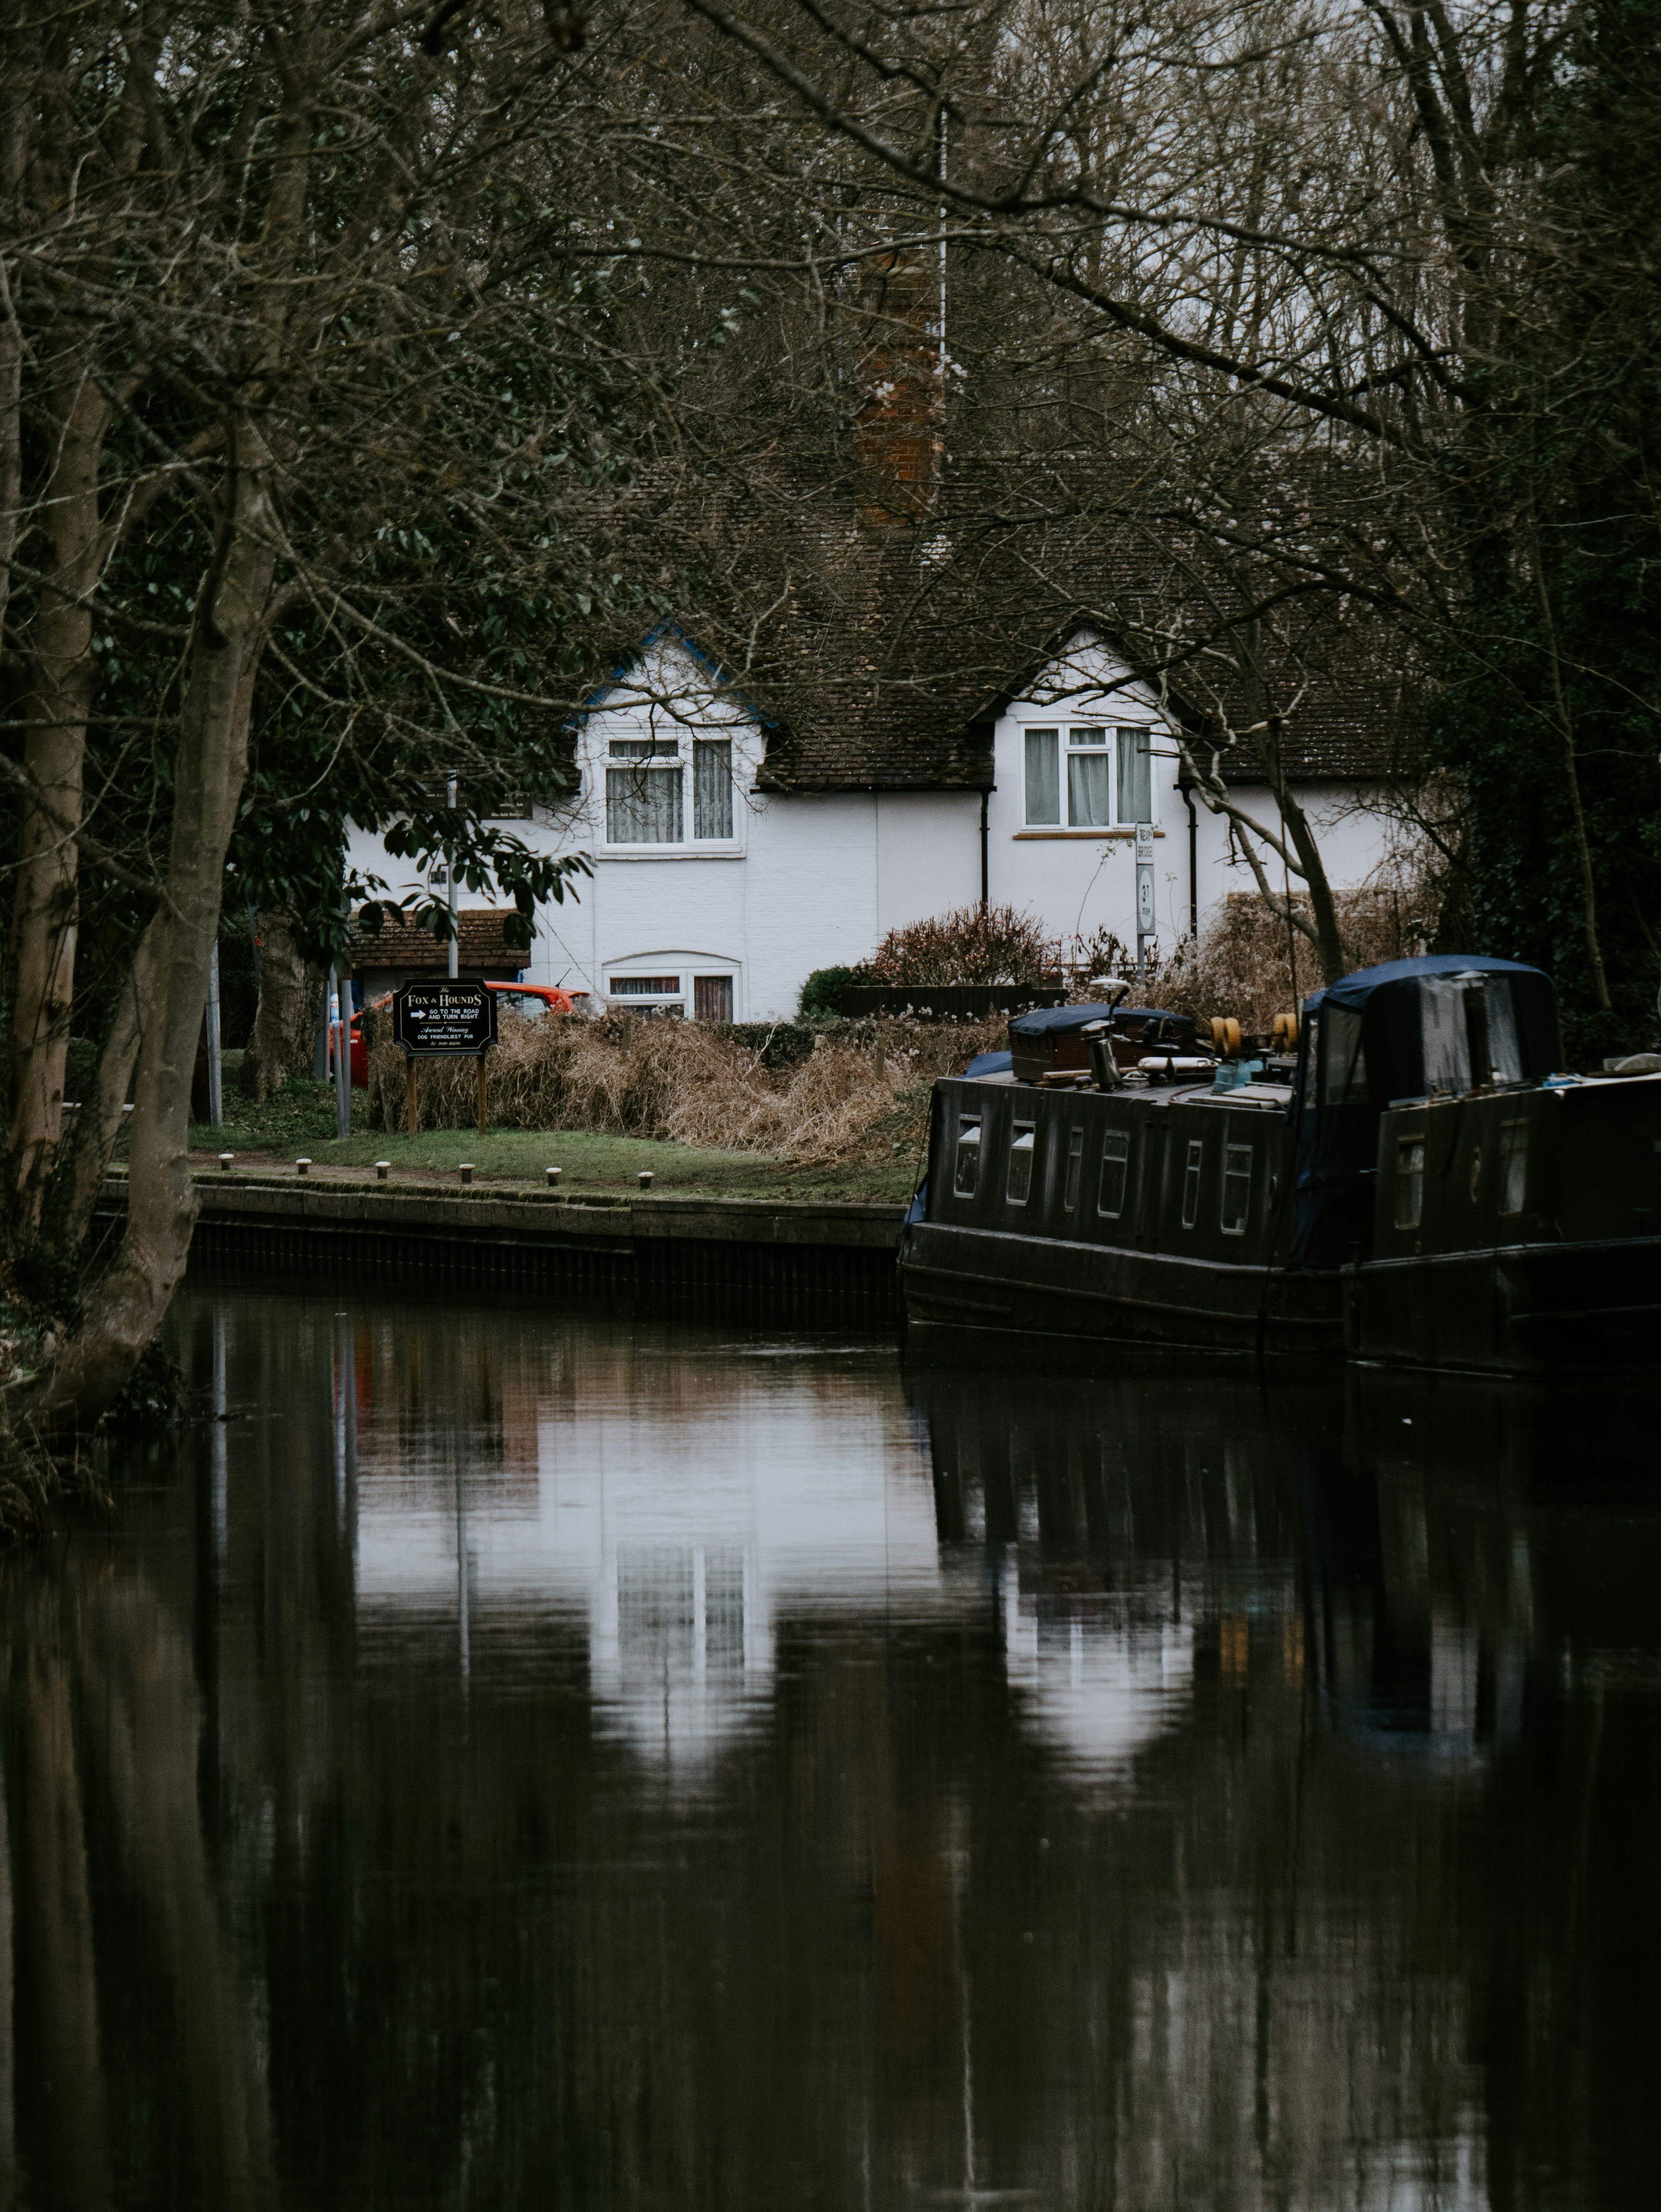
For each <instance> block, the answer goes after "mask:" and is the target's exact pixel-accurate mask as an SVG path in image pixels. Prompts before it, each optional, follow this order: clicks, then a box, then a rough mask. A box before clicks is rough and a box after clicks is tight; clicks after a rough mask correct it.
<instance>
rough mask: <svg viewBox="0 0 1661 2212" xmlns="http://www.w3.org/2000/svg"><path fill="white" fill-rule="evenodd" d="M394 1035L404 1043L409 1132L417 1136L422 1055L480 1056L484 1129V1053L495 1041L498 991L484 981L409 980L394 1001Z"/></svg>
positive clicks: (442, 1057) (480, 1109)
mask: <svg viewBox="0 0 1661 2212" xmlns="http://www.w3.org/2000/svg"><path fill="white" fill-rule="evenodd" d="M392 1036H393V1040H394V1042H397V1043H398V1044H400V1045H402V1046H403V1048H404V1052H405V1060H406V1071H405V1081H406V1083H407V1085H408V1092H407V1097H408V1110H407V1113H406V1115H405V1123H406V1129H407V1133H408V1134H409V1135H410V1136H411V1137H413V1136H414V1134H415V1133H416V1124H417V1117H418V1114H419V1106H420V1102H419V1100H418V1098H417V1091H416V1062H417V1060H465V1059H472V1060H478V1133H479V1135H480V1136H481V1137H482V1136H483V1135H484V1107H485V1095H486V1089H485V1073H484V1055H485V1054H486V1053H487V1052H488V1051H489V1050H490V1047H491V1046H492V1045H493V1044H494V1043H495V1042H496V993H495V992H494V991H487V990H486V989H485V987H484V984H483V983H406V984H405V986H404V988H403V989H402V990H401V991H399V993H398V994H396V996H395V997H394V998H393V1000H392Z"/></svg>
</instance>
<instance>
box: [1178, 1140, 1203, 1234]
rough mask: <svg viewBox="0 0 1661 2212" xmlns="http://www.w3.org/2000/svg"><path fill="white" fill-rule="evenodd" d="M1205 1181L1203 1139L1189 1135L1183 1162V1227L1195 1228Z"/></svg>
mask: <svg viewBox="0 0 1661 2212" xmlns="http://www.w3.org/2000/svg"><path fill="white" fill-rule="evenodd" d="M1204 1183H1205V1139H1204V1138H1203V1137H1190V1138H1189V1140H1188V1156H1187V1158H1186V1159H1185V1160H1184V1161H1183V1213H1182V1221H1183V1228H1184V1229H1193V1228H1196V1227H1197V1226H1198V1225H1199V1219H1200V1198H1201V1194H1202V1188H1203V1186H1204Z"/></svg>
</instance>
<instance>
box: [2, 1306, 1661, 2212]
mask: <svg viewBox="0 0 1661 2212" xmlns="http://www.w3.org/2000/svg"><path fill="white" fill-rule="evenodd" d="M173 1338H174V1342H175V1346H176V1349H177V1351H178V1352H179V1357H180V1358H181V1360H182V1361H183V1363H184V1364H185V1366H186V1370H187V1371H188V1373H189V1375H190V1376H191V1378H192V1381H193V1383H195V1385H196V1386H197V1388H198V1390H199V1391H200V1393H201V1395H202V1401H203V1403H204V1407H205V1408H206V1409H207V1412H208V1413H209V1415H210V1418H205V1419H203V1420H202V1421H201V1422H199V1423H198V1425H196V1426H195V1427H193V1428H192V1429H191V1430H190V1431H188V1432H187V1433H186V1434H185V1435H184V1437H182V1438H175V1439H173V1440H172V1441H170V1442H168V1443H167V1444H166V1445H165V1446H159V1447H158V1446H150V1445H141V1444H138V1443H134V1444H132V1445H131V1447H130V1448H129V1449H127V1451H126V1453H125V1457H124V1459H123V1460H122V1461H121V1462H120V1465H119V1469H118V1476H119V1480H118V1485H117V1486H118V1490H119V1512H118V1515H117V1517H116V1519H115V1521H114V1522H113V1524H112V1525H108V1526H105V1525H101V1524H97V1525H92V1524H84V1523H83V1524H82V1525H80V1526H78V1527H77V1528H76V1529H75V1530H74V1531H73V1532H72V1533H70V1534H67V1535H65V1536H63V1537H61V1538H59V1539H58V1540H56V1541H53V1542H52V1544H51V1545H50V1546H49V1547H47V1548H46V1550H45V1551H44V1552H41V1553H35V1554H34V1555H33V1556H31V1557H28V1558H24V1559H15V1560H13V1561H12V1562H11V1563H10V1564H9V1565H8V1566H7V1567H6V1568H5V1569H4V1570H3V1577H0V1579H3V1584H4V1612H3V1620H4V1624H5V1644H4V1671H3V1690H0V1698H3V1726H0V1752H3V1765H4V1789H3V1801H0V1809H3V1818H4V1830H5V1832H4V1836H3V1838H0V1844H3V1849H0V1869H3V1872H4V1883H3V1890H4V1894H3V1898H0V1978H3V1982H4V1984H5V1986H4V1988H3V1990H0V2023H3V2027H0V2201H3V2203H6V2204H8V2205H19V2206H27V2207H30V2208H34V2207H40V2208H46V2207H64V2208H74V2212H88V2209H89V2208H101V2207H105V2206H109V2207H116V2206H120V2207H124V2208H125V2207H131V2208H143V2209H144V2212H149V2208H151V2207H155V2208H163V2207H166V2208H181V2207H197V2206H200V2207H203V2208H212V2212H234V2208H241V2207H244V2206H258V2207H262V2208H263V2207H271V2208H279V2207H280V2208H284V2212H287V2208H295V2212H301V2208H305V2212H310V2208H313V2207H318V2208H322V2207H337V2206H338V2207H343V2208H348V2207H350V2208H360V2207H361V2208H369V2207H374V2208H381V2207H386V2208H399V2212H403V2208H411V2212H417V2209H418V2212H426V2208H433V2212H438V2208H464V2207H465V2208H473V2207H478V2208H492V2212H494V2208H519V2207H538V2208H541V2207H573V2208H583V2212H589V2208H592V2212H611V2208H618V2212H622V2208H630V2212H633V2208H648V2207H666V2208H668V2207H673V2208H679V2212H706V2208H707V2212H811V2209H812V2208H824V2212H860V2209H861V2208H863V2207H866V2206H873V2207H882V2208H891V2207H895V2208H897V2207H911V2206H919V2207H922V2206H941V2207H944V2206H952V2205H958V2206H964V2207H974V2206H978V2205H988V2206H990V2205H1006V2204H1007V2205H1032V2206H1037V2207H1056V2208H1074V2207H1078V2208H1091V2212H1095V2208H1104V2212H1105V2208H1124V2212H1158V2208H1165V2207H1171V2208H1173V2209H1174V2208H1184V2209H1185V2208H1233V2207H1240V2208H1258V2207H1262V2208H1271V2207H1272V2208H1276V2212H1305V2209H1306V2212H1340V2208H1350V2207H1355V2208H1363V2207H1365V2208H1373V2207H1378V2208H1381V2209H1382V2208H1385V2207H1389V2208H1407V2207H1431V2206H1435V2207H1494V2208H1510V2207H1535V2206H1538V2207H1542V2208H1543V2207H1550V2208H1569V2212H1581V2208H1592V2207H1598V2208H1603V2207H1608V2208H1610V2212H1615V2208H1621V2212H1627V2208H1630V2207H1632V2206H1634V2205H1637V2204H1640V2203H1650V2202H1652V2201H1653V2197H1654V2193H1655V2189H1656V2175H1657V2172H1658V2171H1661V1757H1658V1754H1661V1604H1658V1587H1661V1485H1658V1483H1657V1480H1656V1474H1657V1468H1656V1451H1655V1442H1654V1437H1655V1429H1654V1424H1653V1413H1654V1406H1653V1404H1650V1405H1644V1404H1639V1405H1631V1404H1628V1405H1625V1406H1621V1407H1609V1406H1607V1405H1603V1404H1600V1403H1598V1402H1597V1401H1567V1400H1561V1399H1560V1400H1555V1401H1538V1400H1531V1399H1529V1398H1527V1397H1526V1396H1524V1395H1519V1394H1517V1393H1509V1392H1506V1391H1503V1390H1497V1389H1488V1388H1485V1387H1482V1386H1474V1385H1456V1384H1451V1383H1447V1384H1440V1385H1434V1386H1433V1385H1427V1384H1424V1383H1420V1384H1415V1385H1408V1384H1404V1383H1399V1382H1391V1381H1390V1380H1388V1379H1386V1378H1380V1377H1365V1376H1350V1377H1348V1378H1341V1379H1335V1380H1332V1381H1330V1382H1328V1383H1323V1384H1321V1385H1319V1386H1312V1385H1310V1386H1302V1387H1292V1386H1290V1385H1281V1386H1279V1387H1276V1388H1274V1389H1269V1390H1267V1391H1265V1390H1263V1389H1259V1388H1258V1387H1257V1386H1256V1384H1255V1383H1253V1382H1252V1381H1251V1379H1250V1377H1249V1376H1229V1375H1227V1374H1226V1373H1224V1372H1221V1371H1219V1370H1214V1369H1207V1368H1205V1367H1203V1366H1202V1365H1199V1364H1196V1365H1195V1366H1194V1367H1193V1368H1192V1369H1191V1370H1189V1371H1187V1372H1165V1373H1164V1374H1141V1375H1132V1376H1124V1377H1122V1378H1120V1379H1117V1380H1116V1381H1110V1382H1106V1383H1104V1382H1099V1381H1097V1382H1090V1383H1080V1382H1068V1381H1065V1380H1057V1379H1055V1378H1053V1377H1043V1376H1030V1375H1020V1376H999V1375H994V1374H989V1373H984V1372H977V1371H974V1370H964V1371H951V1370H937V1371H934V1372H929V1373H922V1374H914V1373H911V1372H910V1371H908V1370H903V1368H902V1366H901V1364H900V1362H899V1360H898V1359H897V1356H896V1354H895V1352H894V1349H893V1347H892V1346H891V1345H889V1344H885V1343H884V1342H882V1341H880V1340H877V1339H873V1338H867V1337H861V1336H859V1335H857V1334H828V1335H800V1334H777V1333H775V1334H769V1333H767V1332H766V1331H764V1330H757V1329H753V1328H751V1329H739V1328H727V1327H723V1326H721V1325H717V1324H715V1323H691V1322H687V1323H678V1322H667V1321H646V1320H642V1319H640V1318H637V1317H632V1316H630V1314H628V1313H627V1312H626V1311H614V1312H605V1311H597V1310H595V1309H594V1308H593V1306H592V1305H589V1306H587V1307H583V1306H580V1305H577V1304H572V1305H569V1306H564V1307H562V1306H559V1305H556V1304H539V1305H538V1304H531V1305H527V1304H524V1303H522V1302H520V1303H517V1304H515V1303H509V1302H508V1301H506V1300H497V1301H493V1302H485V1301H480V1302H478V1303H476V1304H456V1303H453V1302H444V1303H439V1302H436V1301H435V1302H432V1303H427V1304H423V1303H419V1302H417V1301H414V1300H411V1299H405V1298H399V1297H387V1296H384V1295H382V1294H380V1293H361V1292H358V1291H335V1292H332V1293H330V1292H322V1293H319V1292H318V1291H315V1290H310V1289H308V1290H307V1291H306V1292H304V1293H301V1292H298V1291H295V1292H289V1291H284V1290H283V1289H282V1288H280V1287H277V1288H273V1287H271V1286H237V1285H230V1284H224V1285H217V1286H216V1285H213V1284H212V1283H197V1284H193V1285H192V1287H191V1288H190V1290H189V1291H188V1292H187V1294H186V1296H184V1297H182V1299H181V1300H180V1302H179V1306H178V1309H177V1310H176V1313H175V1316H174V1318H173Z"/></svg>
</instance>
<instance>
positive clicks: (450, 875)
mask: <svg viewBox="0 0 1661 2212" xmlns="http://www.w3.org/2000/svg"><path fill="white" fill-rule="evenodd" d="M445 795H446V798H447V800H448V803H449V805H450V806H451V808H452V809H453V808H454V805H455V803H456V780H455V778H454V777H453V776H452V777H451V778H450V781H449V782H448V784H447V786H446V787H445ZM444 879H445V881H446V883H447V884H448V885H449V890H450V981H452V982H454V981H455V980H456V974H457V969H458V964H459V963H458V955H459V951H460V949H461V946H460V940H459V938H458V937H457V935H456V928H457V922H456V853H455V840H454V839H453V838H452V839H451V841H450V842H449V844H448V845H447V848H445V854H444Z"/></svg>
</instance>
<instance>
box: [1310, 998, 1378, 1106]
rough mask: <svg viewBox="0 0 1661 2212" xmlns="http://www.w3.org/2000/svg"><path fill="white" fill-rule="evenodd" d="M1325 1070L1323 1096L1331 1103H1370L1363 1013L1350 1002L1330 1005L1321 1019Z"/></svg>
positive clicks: (1352, 1104) (1343, 1104)
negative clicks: (1356, 1009)
mask: <svg viewBox="0 0 1661 2212" xmlns="http://www.w3.org/2000/svg"><path fill="white" fill-rule="evenodd" d="M1321 1029H1322V1032H1323V1040H1324V1042H1325V1047H1326V1071H1325V1075H1324V1078H1323V1081H1322V1085H1321V1096H1322V1097H1323V1099H1324V1100H1325V1101H1326V1103H1327V1104H1328V1105H1329V1106H1365V1105H1366V1103H1367V1056H1366V1050H1365V1049H1364V1048H1363V1046H1362V1043H1361V1017H1360V1014H1357V1013H1353V1012H1351V1011H1350V1009H1349V1008H1348V1006H1330V1007H1328V1008H1326V1009H1325V1010H1324V1011H1323V1019H1322V1023H1321Z"/></svg>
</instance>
